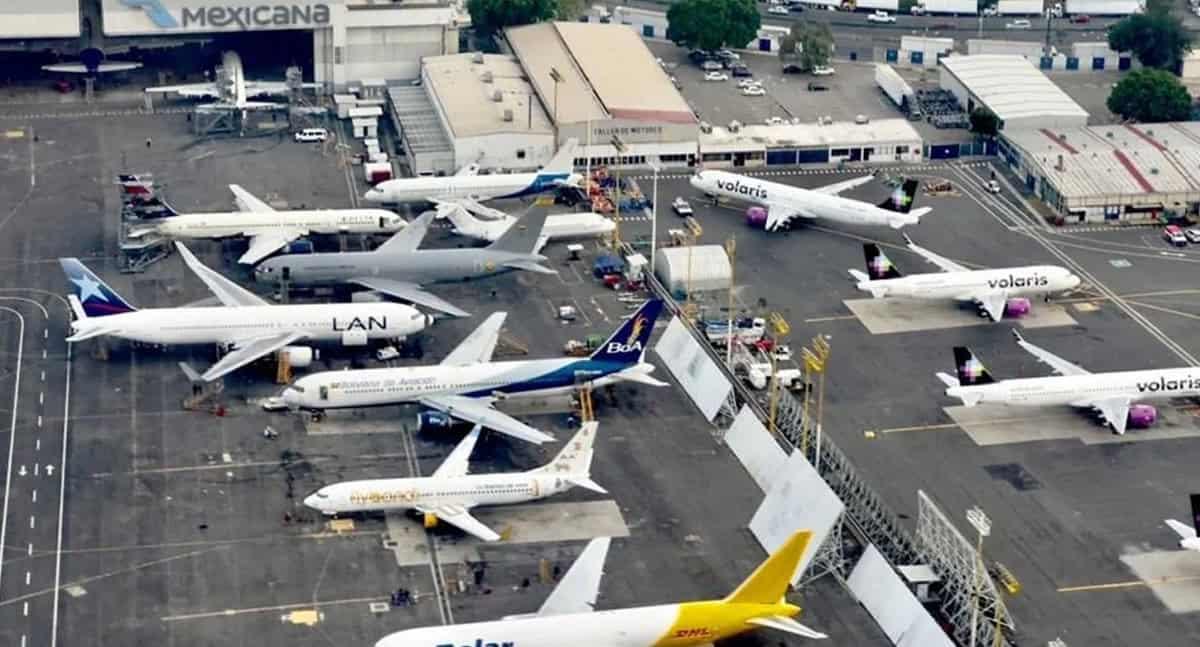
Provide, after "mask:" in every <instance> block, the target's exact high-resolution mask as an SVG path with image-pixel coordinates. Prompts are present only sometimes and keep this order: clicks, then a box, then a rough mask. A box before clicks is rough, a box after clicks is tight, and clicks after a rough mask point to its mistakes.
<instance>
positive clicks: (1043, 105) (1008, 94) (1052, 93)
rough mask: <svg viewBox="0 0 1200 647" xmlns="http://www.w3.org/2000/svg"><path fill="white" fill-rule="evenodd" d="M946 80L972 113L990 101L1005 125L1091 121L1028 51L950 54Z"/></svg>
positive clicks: (944, 68) (1064, 124)
mask: <svg viewBox="0 0 1200 647" xmlns="http://www.w3.org/2000/svg"><path fill="white" fill-rule="evenodd" d="M940 84H941V87H942V88H943V89H945V90H949V91H950V92H952V93H953V94H954V96H955V97H956V98H957V99H958V102H959V104H961V105H962V106H963V107H964V108H965V109H966V110H967V112H968V113H970V112H971V111H972V110H974V109H975V108H976V107H978V106H986V107H987V108H988V109H989V110H991V111H992V112H994V113H995V114H996V116H997V117H999V118H1000V128H1001V130H1003V131H1009V130H1019V129H1029V128H1078V127H1083V126H1086V125H1087V121H1088V113H1087V111H1086V110H1084V109H1083V107H1082V106H1080V105H1079V104H1078V103H1076V102H1075V100H1074V99H1072V98H1071V97H1069V96H1067V93H1066V92H1063V90H1062V88H1059V87H1058V86H1057V85H1055V84H1054V82H1053V81H1051V80H1050V79H1049V78H1047V77H1046V75H1045V74H1043V73H1042V72H1041V70H1038V69H1037V68H1036V67H1034V65H1033V63H1030V62H1029V61H1028V60H1027V59H1026V58H1024V57H1023V56H1017V55H1005V54H982V55H976V56H946V57H944V58H942V66H941V72H940Z"/></svg>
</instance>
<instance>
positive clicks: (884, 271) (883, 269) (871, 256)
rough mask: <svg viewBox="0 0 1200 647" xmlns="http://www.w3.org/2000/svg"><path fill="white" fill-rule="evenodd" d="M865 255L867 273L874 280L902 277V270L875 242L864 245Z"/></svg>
mask: <svg viewBox="0 0 1200 647" xmlns="http://www.w3.org/2000/svg"><path fill="white" fill-rule="evenodd" d="M863 256H864V257H865V258H866V260H867V275H868V276H870V277H871V280H872V281H881V280H883V279H898V278H900V270H897V269H896V266H895V265H893V264H892V260H891V259H890V258H888V257H887V254H884V253H883V250H882V249H879V245H876V244H875V243H865V244H864V245H863Z"/></svg>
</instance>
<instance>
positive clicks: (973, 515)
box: [967, 506, 992, 647]
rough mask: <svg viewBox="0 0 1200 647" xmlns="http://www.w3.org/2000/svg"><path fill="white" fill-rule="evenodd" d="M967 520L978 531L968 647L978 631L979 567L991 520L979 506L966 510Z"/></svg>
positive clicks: (973, 643) (972, 644)
mask: <svg viewBox="0 0 1200 647" xmlns="http://www.w3.org/2000/svg"><path fill="white" fill-rule="evenodd" d="M967 522H968V523H970V524H971V525H972V526H974V527H975V530H976V532H978V533H979V536H978V539H977V540H976V542H975V569H974V570H975V575H974V577H973V578H972V582H971V642H969V643H967V646H968V647H975V637H976V635H977V632H978V631H979V627H978V622H979V589H980V588H981V587H980V586H979V580H980V578H981V577H983V574H982V573H981V572H980V570H981V569H980V567H981V566H982V565H983V538H984V537H987V536H988V535H990V534H991V533H992V520H991V519H988V516H987V515H986V514H984V512H983V510H982V509H980V507H979V506H975V507H974V508H971V509H970V510H967Z"/></svg>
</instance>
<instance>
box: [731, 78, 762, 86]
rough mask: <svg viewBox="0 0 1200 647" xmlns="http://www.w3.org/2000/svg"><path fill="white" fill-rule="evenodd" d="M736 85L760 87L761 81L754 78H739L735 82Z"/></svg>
mask: <svg viewBox="0 0 1200 647" xmlns="http://www.w3.org/2000/svg"><path fill="white" fill-rule="evenodd" d="M737 86H738V87H739V88H750V87H760V86H762V82H761V81H758V80H756V79H740V80H738V82H737Z"/></svg>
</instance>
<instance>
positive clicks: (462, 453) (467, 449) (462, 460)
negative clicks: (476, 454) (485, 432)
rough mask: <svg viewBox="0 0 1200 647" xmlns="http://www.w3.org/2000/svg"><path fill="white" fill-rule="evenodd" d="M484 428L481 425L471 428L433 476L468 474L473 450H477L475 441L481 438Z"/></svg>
mask: <svg viewBox="0 0 1200 647" xmlns="http://www.w3.org/2000/svg"><path fill="white" fill-rule="evenodd" d="M480 429H482V427H480V426H479V425H475V428H474V429H472V430H471V433H469V434H467V436H466V437H465V438H463V439H462V441H460V442H459V443H458V446H457V447H455V448H454V451H452V452H450V455H449V456H447V457H446V460H444V461H442V464H441V465H438V468H437V469H436V470H434V472H433V474H432V477H433V478H447V479H448V478H454V477H456V476H466V475H467V472H469V471H470V464H471V452H472V451H474V450H475V443H476V442H477V441H478V440H479V431H480Z"/></svg>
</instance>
